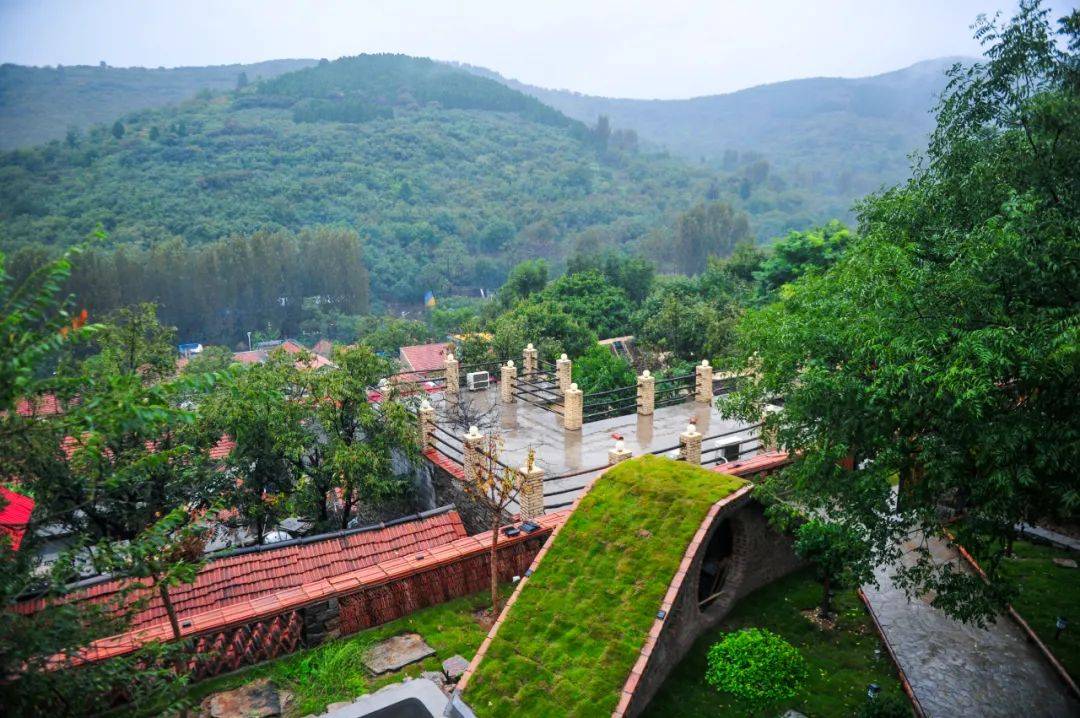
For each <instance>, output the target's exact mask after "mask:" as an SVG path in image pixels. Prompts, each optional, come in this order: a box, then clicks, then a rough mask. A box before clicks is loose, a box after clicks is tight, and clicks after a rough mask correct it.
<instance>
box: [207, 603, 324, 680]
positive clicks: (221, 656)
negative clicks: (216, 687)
mask: <svg viewBox="0 0 1080 718" xmlns="http://www.w3.org/2000/svg"><path fill="white" fill-rule="evenodd" d="M303 638H304V619H303V616H302V615H301V612H300V611H289V612H288V613H283V614H281V615H280V616H273V617H272V618H265V619H262V620H259V621H254V622H252V623H248V624H245V625H243V626H236V627H234V628H228V629H226V630H224V631H219V632H217V633H211V634H208V635H205V636H199V638H198V639H196V641H195V651H194V652H195V657H194V659H193V660H192V662H191V666H192V674H193V677H194V679H195V680H201V679H203V678H209V677H210V676H216V675H220V674H222V673H229V672H231V671H235V670H236V669H238V668H243V667H244V666H250V665H252V664H254V663H261V662H262V661H269V660H271V659H274V658H277V657H278V656H283V655H285V654H287V653H292V652H293V651H295V650H296V649H298V648H300V646H301V642H302V641H303Z"/></svg>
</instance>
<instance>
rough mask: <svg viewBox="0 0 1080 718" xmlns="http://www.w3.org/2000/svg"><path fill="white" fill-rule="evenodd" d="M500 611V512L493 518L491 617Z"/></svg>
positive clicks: (496, 512)
mask: <svg viewBox="0 0 1080 718" xmlns="http://www.w3.org/2000/svg"><path fill="white" fill-rule="evenodd" d="M498 613H499V512H498V511H495V513H494V516H493V517H492V519H491V617H492V619H494V618H495V616H497V615H498Z"/></svg>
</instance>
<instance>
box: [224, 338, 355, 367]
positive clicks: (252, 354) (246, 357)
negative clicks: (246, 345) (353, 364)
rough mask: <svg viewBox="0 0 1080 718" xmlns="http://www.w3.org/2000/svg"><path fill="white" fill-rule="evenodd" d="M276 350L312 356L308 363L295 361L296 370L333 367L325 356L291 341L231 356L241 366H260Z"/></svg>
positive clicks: (332, 363) (287, 340)
mask: <svg viewBox="0 0 1080 718" xmlns="http://www.w3.org/2000/svg"><path fill="white" fill-rule="evenodd" d="M278 349H280V350H282V351H284V352H286V353H287V354H301V353H303V352H307V353H308V354H311V355H312V358H311V360H310V361H307V362H302V361H297V362H296V368H297V369H322V368H323V367H327V366H334V362H332V361H330V360H329V359H327V358H326V357H325V356H322V355H321V354H317V353H315V352H312V351H310V350H308V349H306V348H305V347H303V346H301V345H300V344H297V343H296V342H294V341H293V340H292V339H286V340H285V341H283V342H282V343H281V344H277V345H275V346H272V347H266V348H263V349H251V350H249V351H246V352H236V353H234V354H233V359H234V360H236V361H238V362H240V363H241V364H261V363H263V362H264V361H266V360H267V359H268V358H270V354H271V353H273V352H275V351H277V350H278Z"/></svg>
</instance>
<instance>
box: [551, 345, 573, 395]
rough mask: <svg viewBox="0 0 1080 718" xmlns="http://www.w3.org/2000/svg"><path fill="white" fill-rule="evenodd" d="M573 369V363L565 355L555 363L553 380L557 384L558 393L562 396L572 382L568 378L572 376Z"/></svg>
mask: <svg viewBox="0 0 1080 718" xmlns="http://www.w3.org/2000/svg"><path fill="white" fill-rule="evenodd" d="M573 367H574V363H573V362H572V361H570V359H569V357H567V356H566V355H565V354H563V355H562V356H561V357H559V358H558V359H557V360H556V361H555V378H556V379H557V380H558V382H559V391H561V392H563V393H564V394H565V393H566V390H567V389H569V388H570V384H571V383H572V382H573V379H571V378H570V377H571V376H573Z"/></svg>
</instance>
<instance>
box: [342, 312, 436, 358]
mask: <svg viewBox="0 0 1080 718" xmlns="http://www.w3.org/2000/svg"><path fill="white" fill-rule="evenodd" d="M359 331H360V341H361V342H362V343H363V344H364V345H366V346H369V347H371V348H372V350H374V351H375V352H377V353H379V354H382V355H384V356H394V357H396V356H397V353H398V349H399V348H400V347H405V346H410V345H412V344H426V343H428V342H430V341H433V340H434V339H435V336H434V334H433V333H432V331H431V329H429V328H428V326H427V325H426V324H424V323H423V322H418V321H415V320H411V319H394V318H390V317H368V318H367V321H365V322H363V323H362V324H361V326H360V329H359Z"/></svg>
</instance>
